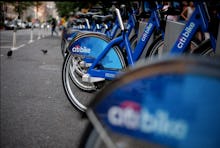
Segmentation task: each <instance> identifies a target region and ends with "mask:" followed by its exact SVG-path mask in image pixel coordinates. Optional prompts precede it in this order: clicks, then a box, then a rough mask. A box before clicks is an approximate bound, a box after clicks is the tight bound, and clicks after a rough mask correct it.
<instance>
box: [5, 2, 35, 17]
mask: <svg viewBox="0 0 220 148" xmlns="http://www.w3.org/2000/svg"><path fill="white" fill-rule="evenodd" d="M6 3H8V4H11V5H12V6H14V11H15V12H16V13H17V14H18V18H20V17H21V16H22V15H23V13H24V11H25V10H26V9H27V8H28V7H30V6H32V5H33V2H32V1H16V2H14V1H11V2H6Z"/></svg>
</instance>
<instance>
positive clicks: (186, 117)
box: [80, 55, 220, 148]
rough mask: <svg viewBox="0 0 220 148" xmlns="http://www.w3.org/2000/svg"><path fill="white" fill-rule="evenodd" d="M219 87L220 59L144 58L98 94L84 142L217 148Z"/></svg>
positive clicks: (100, 146)
mask: <svg viewBox="0 0 220 148" xmlns="http://www.w3.org/2000/svg"><path fill="white" fill-rule="evenodd" d="M146 63H148V64H146ZM219 90H220V63H219V58H218V59H217V58H213V57H212V58H210V57H204V56H203V57H201V56H198V55H197V56H195V55H194V56H192V55H191V56H189V55H188V56H186V55H185V56H183V55H181V56H180V55H178V56H173V57H166V58H165V57H163V58H161V59H159V58H154V59H153V60H152V61H149V60H148V61H146V60H144V61H141V62H140V63H138V66H136V67H135V68H132V70H129V71H128V72H126V73H125V74H123V75H122V76H120V77H119V78H117V79H115V80H114V81H113V82H112V83H111V84H109V85H108V86H106V87H105V88H104V89H103V90H102V91H101V92H99V93H98V94H96V96H95V98H94V100H93V102H92V103H91V104H90V105H89V107H88V109H87V111H86V114H87V117H88V119H89V121H90V124H89V126H88V128H87V129H86V131H85V133H84V134H83V135H84V136H83V137H82V141H81V145H80V146H81V148H106V147H108V148H116V147H117V148H134V147H152V148H158V147H172V148H186V147H187V148H201V147H205V148H208V147H211V148H218V147H220V129H219V124H220V118H219V113H220V108H219V106H220V99H219V95H220V91H219Z"/></svg>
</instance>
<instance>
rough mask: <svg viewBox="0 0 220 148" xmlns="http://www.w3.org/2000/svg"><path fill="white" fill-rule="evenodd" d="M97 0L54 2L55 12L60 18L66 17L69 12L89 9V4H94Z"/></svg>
mask: <svg viewBox="0 0 220 148" xmlns="http://www.w3.org/2000/svg"><path fill="white" fill-rule="evenodd" d="M97 1H98V0H92V1H91V0H81V1H79V0H77V1H72V2H70V1H69V2H68V1H63V2H61V1H57V2H55V4H56V8H57V12H58V14H59V16H60V17H63V16H68V15H69V13H70V12H76V11H79V10H81V9H82V8H89V5H90V4H96V3H97Z"/></svg>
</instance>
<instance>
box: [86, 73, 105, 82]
mask: <svg viewBox="0 0 220 148" xmlns="http://www.w3.org/2000/svg"><path fill="white" fill-rule="evenodd" d="M104 80H105V79H104V78H100V77H91V76H90V75H89V74H84V75H83V76H82V81H83V82H89V83H94V82H100V81H104Z"/></svg>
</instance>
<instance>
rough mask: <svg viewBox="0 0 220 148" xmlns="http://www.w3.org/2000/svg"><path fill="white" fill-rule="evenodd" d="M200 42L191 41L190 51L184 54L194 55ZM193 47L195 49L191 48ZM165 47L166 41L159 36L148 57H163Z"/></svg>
mask: <svg viewBox="0 0 220 148" xmlns="http://www.w3.org/2000/svg"><path fill="white" fill-rule="evenodd" d="M199 44H200V43H199V41H198V40H196V39H193V40H192V41H191V44H190V46H189V47H188V49H187V50H186V51H185V52H184V53H185V54H187V53H190V54H194V53H195V51H196V50H194V49H196V47H198V46H199ZM191 46H193V47H191ZM163 47H164V40H163V39H162V36H159V37H158V38H157V39H156V40H154V42H153V43H152V44H151V46H150V47H149V49H148V51H147V54H146V57H151V56H162V55H163ZM200 54H201V55H203V54H202V53H200Z"/></svg>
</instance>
